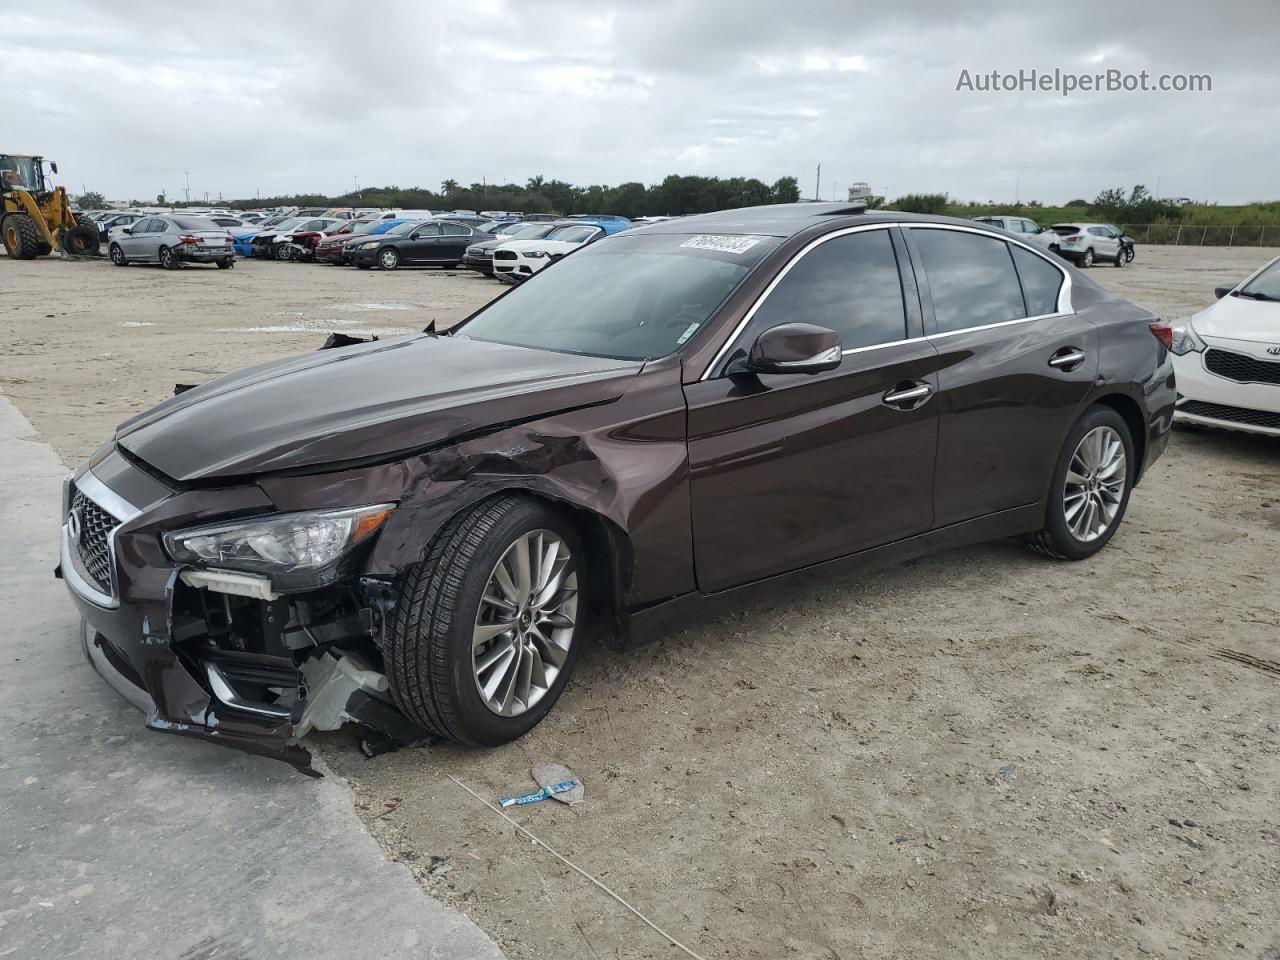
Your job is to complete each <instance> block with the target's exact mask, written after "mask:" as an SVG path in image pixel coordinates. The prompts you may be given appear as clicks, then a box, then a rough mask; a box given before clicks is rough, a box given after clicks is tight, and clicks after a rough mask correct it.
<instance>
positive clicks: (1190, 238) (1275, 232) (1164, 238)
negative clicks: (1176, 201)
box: [1120, 223, 1280, 247]
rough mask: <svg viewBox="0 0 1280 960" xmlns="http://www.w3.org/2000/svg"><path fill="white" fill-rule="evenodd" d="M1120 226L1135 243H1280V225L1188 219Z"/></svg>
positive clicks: (1224, 245)
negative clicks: (1206, 223) (1221, 223)
mask: <svg viewBox="0 0 1280 960" xmlns="http://www.w3.org/2000/svg"><path fill="white" fill-rule="evenodd" d="M1120 229H1121V230H1123V231H1124V232H1125V233H1127V234H1128V235H1129V236H1131V237H1133V239H1134V240H1136V241H1138V243H1163V244H1170V245H1173V246H1180V247H1265V246H1273V247H1276V246H1280V226H1276V225H1274V224H1272V225H1262V226H1250V225H1247V224H1240V225H1236V226H1204V225H1198V224H1190V223H1122V224H1120Z"/></svg>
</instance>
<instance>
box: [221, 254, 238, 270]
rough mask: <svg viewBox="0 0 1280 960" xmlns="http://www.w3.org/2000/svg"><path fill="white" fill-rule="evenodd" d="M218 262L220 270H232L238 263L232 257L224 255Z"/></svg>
mask: <svg viewBox="0 0 1280 960" xmlns="http://www.w3.org/2000/svg"><path fill="white" fill-rule="evenodd" d="M217 263H218V269H219V270H230V269H231V268H232V267H234V266H235V265H236V262H235V261H234V260H232V259H231V258H230V257H223V258H222V259H221V260H219V261H217Z"/></svg>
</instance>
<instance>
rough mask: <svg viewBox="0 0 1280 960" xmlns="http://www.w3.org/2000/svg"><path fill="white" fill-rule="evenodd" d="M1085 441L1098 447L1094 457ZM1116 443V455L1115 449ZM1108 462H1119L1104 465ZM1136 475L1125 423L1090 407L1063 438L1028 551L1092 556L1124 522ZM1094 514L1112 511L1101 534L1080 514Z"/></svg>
mask: <svg viewBox="0 0 1280 960" xmlns="http://www.w3.org/2000/svg"><path fill="white" fill-rule="evenodd" d="M1086 438H1091V439H1092V438H1098V439H1099V440H1100V441H1101V442H1100V444H1099V445H1098V447H1097V449H1098V450H1099V451H1100V455H1099V456H1097V457H1094V456H1093V455H1092V453H1091V451H1090V449H1089V445H1087V444H1085V440H1086ZM1117 443H1118V444H1119V449H1116V448H1115V444H1117ZM1102 454H1106V455H1105V456H1104V455H1102ZM1112 457H1118V459H1109V458H1112ZM1095 460H1096V461H1097V462H1096V463H1095V462H1092V461H1095ZM1117 463H1118V464H1119V466H1118V467H1117V466H1116V464H1117ZM1136 470H1137V461H1136V460H1135V459H1134V455H1133V437H1132V436H1131V435H1130V433H1129V425H1128V424H1127V423H1125V420H1124V417H1122V416H1120V414H1118V413H1117V412H1116V411H1115V410H1113V409H1111V408H1110V407H1104V406H1100V405H1099V406H1093V407H1090V408H1089V409H1088V410H1086V411H1085V412H1084V414H1083V415H1082V416H1081V417H1080V419H1079V420H1077V421H1076V423H1075V425H1074V426H1073V427H1072V428H1071V430H1070V431H1069V432H1068V433H1067V437H1066V442H1065V443H1064V444H1063V446H1062V453H1061V454H1060V455H1059V456H1058V465H1057V467H1056V468H1055V469H1054V471H1053V480H1052V482H1051V483H1050V485H1049V493H1048V496H1047V498H1046V499H1047V500H1048V505H1047V507H1046V510H1045V525H1044V527H1043V528H1041V529H1040V530H1038V531H1036V532H1035V533H1034V534H1031V535H1030V536H1028V537H1027V538H1026V543H1027V545H1028V546H1029V547H1031V548H1032V549H1033V550H1035V551H1036V552H1037V553H1042V554H1044V555H1045V556H1047V557H1053V558H1054V559H1055V560H1084V559H1086V558H1088V557H1091V556H1093V555H1094V554H1095V553H1097V552H1098V551H1099V550H1101V549H1102V548H1103V547H1105V546H1106V545H1107V544H1108V543H1109V542H1110V541H1111V538H1112V537H1113V536H1115V532H1116V530H1117V529H1118V528H1119V526H1120V523H1121V521H1123V520H1124V515H1125V510H1126V509H1127V508H1128V506H1129V493H1130V491H1132V489H1133V482H1134V477H1135V472H1136ZM1117 479H1118V480H1119V482H1118V483H1117V482H1116V481H1117ZM1095 508H1096V510H1097V512H1096V513H1095V514H1094V515H1095V516H1098V517H1103V516H1105V513H1106V511H1108V510H1112V511H1114V512H1113V513H1112V514H1111V516H1110V518H1109V519H1107V520H1106V523H1105V527H1103V528H1101V529H1097V528H1095V527H1093V526H1092V525H1091V524H1090V523H1089V521H1088V520H1087V518H1085V515H1083V514H1082V513H1081V511H1087V510H1093V509H1095ZM1082 520H1083V527H1084V530H1083V532H1082V531H1081V524H1082Z"/></svg>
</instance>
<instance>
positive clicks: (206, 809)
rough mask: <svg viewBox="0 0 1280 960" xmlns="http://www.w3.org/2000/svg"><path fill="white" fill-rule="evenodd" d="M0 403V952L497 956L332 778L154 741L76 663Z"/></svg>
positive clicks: (46, 492) (14, 434) (39, 456)
mask: <svg viewBox="0 0 1280 960" xmlns="http://www.w3.org/2000/svg"><path fill="white" fill-rule="evenodd" d="M33 434H34V431H33V430H32V428H31V426H30V424H29V423H28V422H27V421H26V419H25V418H24V417H23V416H22V414H21V413H20V412H19V411H18V410H17V409H16V408H15V407H14V406H13V405H12V404H11V403H10V402H9V401H8V400H7V399H5V398H4V397H3V396H0V584H3V588H2V589H0V810H3V811H4V813H3V815H2V816H0V958H3V957H21V958H34V957H55V956H56V957H60V958H63V960H71V958H76V957H93V958H95V960H98V958H104V957H110V958H134V957H136V958H143V957H145V958H147V960H160V958H176V960H197V958H198V960H277V958H285V957H297V958H299V960H303V958H305V960H323V958H342V960H351V958H359V957H377V958H379V960H383V958H397V957H406V958H407V957H414V958H417V960H422V958H429V957H430V958H435V957H439V958H446V957H447V958H449V960H501V958H502V954H501V952H500V951H499V950H498V948H497V947H496V946H495V945H494V944H493V942H492V941H491V940H489V938H488V937H487V936H485V934H484V933H483V932H481V931H480V930H479V928H477V927H476V926H475V925H474V924H472V923H471V922H470V921H469V920H468V919H467V918H466V917H464V916H463V915H462V914H460V913H458V912H456V911H454V910H452V909H450V908H448V907H445V906H444V905H443V904H440V903H438V902H437V901H435V900H432V899H431V898H429V897H427V896H426V895H424V894H423V892H422V890H421V888H419V887H418V885H417V884H416V883H415V882H414V880H413V878H412V877H411V876H410V875H409V872H408V870H407V869H405V867H404V866H403V865H401V864H398V863H393V862H391V861H389V860H387V859H386V858H385V857H384V856H383V854H382V851H381V849H380V848H379V847H378V845H377V844H376V843H375V842H374V840H373V839H372V838H371V837H370V836H369V835H368V833H367V832H366V831H365V830H364V828H363V826H362V825H361V824H360V821H359V820H358V819H357V818H356V816H355V814H354V812H353V810H352V807H351V798H350V794H349V791H348V790H347V788H346V787H345V785H344V784H343V783H342V782H341V781H339V780H338V779H337V778H335V777H327V778H325V779H323V780H309V779H307V778H305V777H303V776H301V775H300V774H296V773H294V772H293V771H292V770H291V769H290V768H288V767H286V766H285V765H284V764H280V763H275V762H272V761H268V760H263V759H260V758H255V757H247V756H242V755H240V754H237V753H234V752H232V751H228V750H221V749H218V748H216V747H212V746H209V745H208V744H202V743H193V742H190V741H180V740H176V739H174V740H171V739H169V738H167V737H163V736H160V735H157V734H153V733H148V732H147V731H145V730H144V729H143V728H142V718H141V716H140V715H139V714H138V713H137V711H135V710H134V709H133V708H132V707H130V706H128V705H127V704H126V703H125V702H124V701H123V700H121V699H120V698H119V697H118V696H117V695H116V694H115V693H113V692H112V691H111V690H110V688H108V687H107V686H105V685H104V684H103V683H102V681H101V680H99V678H98V677H97V675H96V674H95V673H94V671H93V669H92V668H91V667H90V665H89V664H88V662H87V661H86V660H85V659H84V657H83V655H82V654H81V650H80V645H79V639H78V636H77V629H76V628H77V617H76V616H75V613H74V611H73V609H72V606H71V604H70V601H69V600H68V599H67V598H66V596H65V592H64V587H63V585H62V584H61V583H60V582H59V581H57V580H55V579H54V578H53V568H54V565H55V563H56V542H57V540H56V537H57V532H58V525H59V517H58V513H59V497H60V486H61V477H62V476H63V474H64V473H65V472H66V471H65V468H64V467H63V465H62V464H61V463H60V462H59V460H58V458H57V456H56V455H55V454H54V452H53V451H52V450H51V449H50V448H49V446H48V445H46V444H44V443H42V442H40V441H39V440H38V439H37V438H36V437H35V436H34V435H33Z"/></svg>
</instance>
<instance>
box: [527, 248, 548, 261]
mask: <svg viewBox="0 0 1280 960" xmlns="http://www.w3.org/2000/svg"><path fill="white" fill-rule="evenodd" d="M521 252H522V253H524V255H525V256H526V257H533V258H534V259H535V260H541V259H542V258H543V257H546V256H549V254H548V253H547V251H545V250H524V251H521Z"/></svg>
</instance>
